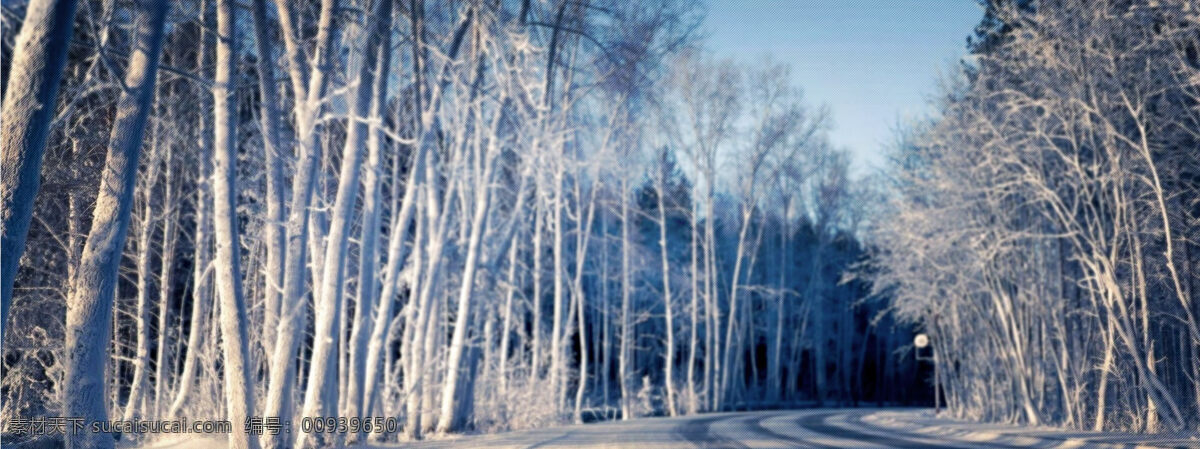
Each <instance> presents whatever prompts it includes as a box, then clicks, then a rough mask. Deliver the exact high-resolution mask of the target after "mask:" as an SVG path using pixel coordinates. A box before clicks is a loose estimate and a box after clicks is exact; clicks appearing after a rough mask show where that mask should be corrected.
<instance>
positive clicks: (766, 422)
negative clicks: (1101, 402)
mask: <svg viewBox="0 0 1200 449" xmlns="http://www.w3.org/2000/svg"><path fill="white" fill-rule="evenodd" d="M122 447H131V446H122ZM221 447H225V440H224V438H221V437H219V436H217V437H214V436H211V435H204V436H197V437H167V438H164V439H162V440H160V441H157V442H154V443H147V444H146V445H143V446H141V447H140V449H207V448H221ZM482 447H486V448H568V447H569V448H591V449H610V448H611V449H618V448H663V449H686V448H705V447H734V448H798V447H813V448H840V447H860V448H880V447H904V448H926V447H929V448H937V447H942V448H947V447H952V448H994V447H1032V448H1056V449H1065V448H1082V447H1089V448H1091V447H1097V448H1106V447H1111V448H1141V447H1147V448H1152V447H1172V448H1174V447H1189V448H1190V447H1194V448H1200V435H1196V434H1158V435H1134V434H1127V433H1114V432H1080V431H1065V430H1061V429H1053V428H1048V427H1018V426H1012V425H1005V424H981V423H972V422H964V421H957V420H952V419H947V418H940V417H934V415H933V412H932V411H931V410H928V409H808V410H774V411H760V412H740V413H712V414H703V415H695V416H687V417H680V418H644V419H637V420H632V421H612V422H603V423H596V424H585V425H567V426H557V427H549V428H544V429H534V430H524V431H515V432H504V433H497V434H489V435H450V436H433V437H431V439H428V440H425V441H419V442H393V443H384V444H371V445H368V446H365V447H363V448H364V449H398V448H414V449H457V448H482Z"/></svg>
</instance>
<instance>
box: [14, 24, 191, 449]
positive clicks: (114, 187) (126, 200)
mask: <svg viewBox="0 0 1200 449" xmlns="http://www.w3.org/2000/svg"><path fill="white" fill-rule="evenodd" d="M168 6H169V5H168V4H167V3H165V2H156V1H149V0H144V1H142V2H139V4H138V10H137V19H136V20H137V21H136V24H135V26H134V30H135V39H134V42H135V45H134V47H133V48H134V51H133V54H132V55H131V56H130V61H129V66H128V68H127V69H126V75H125V81H124V83H125V86H126V87H127V88H128V90H126V91H125V92H124V93H122V94H121V98H120V99H119V100H118V102H117V116H116V118H115V121H114V122H113V127H112V134H111V137H110V139H109V147H108V156H107V158H106V161H105V166H104V171H103V173H102V175H101V181H100V186H101V187H100V192H99V194H98V196H97V198H96V208H95V213H94V216H93V218H92V229H91V231H89V233H88V238H87V241H86V243H84V249H83V255H82V258H81V259H80V264H79V269H78V271H77V273H76V277H75V279H72V280H71V294H70V300H69V301H68V305H67V323H66V347H67V348H69V349H68V351H67V361H66V373H65V376H64V384H63V385H64V387H63V398H65V401H66V403H65V404H64V407H63V412H64V414H65V415H67V416H78V417H82V418H84V420H85V422H87V425H89V426H90V425H91V423H92V422H96V421H105V420H107V419H108V410H107V407H106V404H105V401H106V397H107V395H106V385H105V379H106V376H105V365H106V362H107V360H106V357H107V350H106V349H107V348H106V347H105V345H106V344H107V342H108V341H109V333H110V331H111V327H110V326H111V323H112V321H111V318H112V316H111V314H112V303H113V294H114V289H115V286H116V280H117V268H118V266H119V264H120V257H121V249H122V246H123V245H124V243H125V235H126V231H127V230H128V225H129V215H130V209H131V208H132V206H133V188H134V184H135V178H136V176H137V165H138V156H139V155H140V153H141V147H142V134H143V131H144V130H145V124H146V118H147V116H148V115H149V112H150V107H151V104H152V103H153V98H154V90H155V79H156V75H157V74H158V61H159V56H160V55H161V53H162V43H163V34H164V24H165V22H166V15H167V7H168ZM10 95H12V92H10ZM67 447H68V448H87V449H93V448H111V447H113V440H112V437H111V435H109V434H103V433H91V432H84V433H81V434H77V435H74V436H73V437H72V438H69V439H67Z"/></svg>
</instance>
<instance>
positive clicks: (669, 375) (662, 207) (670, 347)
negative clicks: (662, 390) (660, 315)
mask: <svg viewBox="0 0 1200 449" xmlns="http://www.w3.org/2000/svg"><path fill="white" fill-rule="evenodd" d="M665 177H666V175H665V174H661V175H660V176H658V178H659V179H658V195H657V196H658V246H659V250H660V251H659V252H660V254H661V256H662V263H661V265H662V287H663V307H664V309H665V311H666V317H665V319H666V323H665V325H666V328H667V341H666V346H667V353H666V354H665V356H664V357H663V378H664V380H663V383H665V384H666V387H667V413H669V414H670V416H677V415H678V414H679V411H678V410H677V409H676V408H675V319H674V315H673V313H674V310H672V307H671V299H672V298H671V262H670V259H669V258H668V253H667V212H666V207H667V203H666V201H665V200H664V198H663V197H664V196H666V194H667V192H666V190H667V189H666V180H665V179H663V178H665Z"/></svg>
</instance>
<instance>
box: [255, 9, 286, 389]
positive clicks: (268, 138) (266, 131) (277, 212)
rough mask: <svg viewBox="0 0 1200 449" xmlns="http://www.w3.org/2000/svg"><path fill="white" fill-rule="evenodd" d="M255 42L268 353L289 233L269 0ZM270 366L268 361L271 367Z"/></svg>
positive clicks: (264, 335)
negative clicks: (264, 205)
mask: <svg viewBox="0 0 1200 449" xmlns="http://www.w3.org/2000/svg"><path fill="white" fill-rule="evenodd" d="M252 10H253V14H254V42H255V44H256V49H257V50H258V58H257V60H258V66H257V69H258V86H259V92H260V94H261V99H260V100H259V106H260V108H261V111H260V114H259V115H260V116H261V117H260V120H261V122H262V123H261V125H260V126H262V134H263V154H264V156H265V157H264V166H265V168H266V172H267V217H266V223H265V225H264V226H263V233H264V239H265V240H266V242H265V245H266V247H267V266H266V267H265V268H264V269H265V271H264V274H265V276H263V279H265V285H264V288H263V291H264V293H265V301H264V303H263V328H262V341H263V351H264V353H266V354H267V355H268V356H269V355H270V354H273V353H274V352H275V336H276V332H277V329H278V327H279V308H280V305H279V303H280V301H281V298H282V294H283V276H284V267H283V258H284V256H285V254H284V252H285V251H286V247H287V241H286V237H287V235H286V234H287V232H286V229H284V220H285V217H284V213H285V208H284V204H283V202H284V194H285V191H284V187H283V181H284V179H283V178H284V175H283V167H284V165H285V163H286V162H287V160H288V158H287V157H285V156H284V154H283V144H282V140H281V139H280V136H279V129H280V113H279V93H278V91H277V90H276V87H275V63H274V57H273V55H274V54H275V52H274V48H273V45H272V43H273V42H272V39H271V34H270V30H269V29H268V22H267V0H254V4H253V6H252ZM269 368H270V365H269V364H268V369H269Z"/></svg>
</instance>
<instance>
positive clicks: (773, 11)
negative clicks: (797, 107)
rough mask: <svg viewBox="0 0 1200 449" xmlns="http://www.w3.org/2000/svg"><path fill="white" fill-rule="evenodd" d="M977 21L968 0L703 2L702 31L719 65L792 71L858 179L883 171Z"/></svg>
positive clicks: (925, 110)
mask: <svg viewBox="0 0 1200 449" xmlns="http://www.w3.org/2000/svg"><path fill="white" fill-rule="evenodd" d="M982 16H983V10H982V9H981V8H980V6H979V5H978V3H976V1H975V0H890V1H889V0H775V1H760V0H746V1H739V0H711V1H710V2H709V11H708V18H707V20H706V21H705V24H704V31H705V32H706V35H707V36H708V41H707V43H708V46H709V47H710V48H711V49H712V50H714V51H715V52H716V54H717V56H718V57H733V58H735V59H738V60H741V61H745V62H753V61H755V60H758V59H760V58H761V57H762V56H763V55H771V56H772V57H773V58H774V60H775V61H777V62H779V63H785V64H788V65H790V66H791V67H792V79H793V81H794V83H795V85H796V86H797V87H799V88H801V89H803V91H804V96H805V99H806V101H807V102H808V103H809V104H811V105H820V104H825V105H828V106H829V108H830V110H831V113H832V115H833V121H834V128H833V130H832V131H831V133H830V140H832V141H833V143H834V145H836V146H839V147H843V148H846V149H848V150H849V151H850V152H851V154H852V155H853V156H852V157H853V160H854V162H853V170H854V172H856V173H864V171H868V170H870V168H871V167H878V166H880V165H881V164H882V162H883V151H884V148H885V147H886V146H887V145H889V144H890V143H891V142H892V140H893V130H894V129H895V127H896V125H897V123H900V122H902V121H904V120H907V119H910V118H913V117H921V116H923V115H926V114H927V113H928V111H929V108H928V100H929V98H931V96H932V95H934V94H935V93H936V92H937V85H938V82H937V79H938V77H939V74H940V73H945V72H946V71H947V70H948V69H949V68H951V67H953V66H954V65H955V64H957V61H958V60H959V59H960V58H961V57H962V56H963V55H964V54H965V52H966V38H967V36H968V35H970V34H971V32H972V30H973V29H974V27H975V25H976V24H977V23H979V20H980V18H981V17H982Z"/></svg>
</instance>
